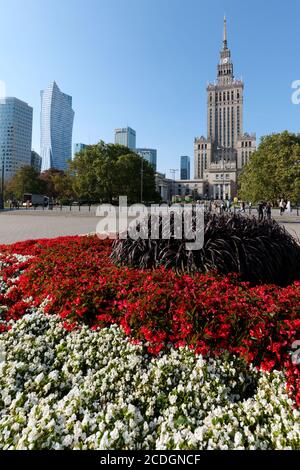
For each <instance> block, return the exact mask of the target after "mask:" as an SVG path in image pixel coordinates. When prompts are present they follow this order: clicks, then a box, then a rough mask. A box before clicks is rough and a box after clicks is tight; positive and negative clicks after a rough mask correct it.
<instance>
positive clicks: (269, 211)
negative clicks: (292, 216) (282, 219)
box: [265, 202, 272, 220]
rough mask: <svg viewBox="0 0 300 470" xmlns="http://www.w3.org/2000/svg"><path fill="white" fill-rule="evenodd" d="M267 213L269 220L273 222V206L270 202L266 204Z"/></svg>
mask: <svg viewBox="0 0 300 470" xmlns="http://www.w3.org/2000/svg"><path fill="white" fill-rule="evenodd" d="M265 211H266V218H267V219H268V220H271V218H272V205H271V203H270V202H268V203H267V204H266V208H265Z"/></svg>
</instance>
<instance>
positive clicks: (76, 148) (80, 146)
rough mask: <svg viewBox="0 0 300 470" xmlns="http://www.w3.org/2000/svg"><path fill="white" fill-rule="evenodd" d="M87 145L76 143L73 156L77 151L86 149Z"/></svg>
mask: <svg viewBox="0 0 300 470" xmlns="http://www.w3.org/2000/svg"><path fill="white" fill-rule="evenodd" d="M86 147H87V145H86V144H81V143H78V144H74V151H73V157H75V155H76V153H79V152H81V150H83V149H85V148H86Z"/></svg>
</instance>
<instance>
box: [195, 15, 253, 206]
mask: <svg viewBox="0 0 300 470" xmlns="http://www.w3.org/2000/svg"><path fill="white" fill-rule="evenodd" d="M243 92H244V83H243V82H242V80H236V79H235V78H234V74H233V63H232V60H231V52H230V49H229V48H228V42H227V23H226V18H224V31H223V47H222V50H221V52H220V61H219V64H218V67H217V80H216V81H215V82H214V83H211V84H209V85H208V87H207V138H205V137H199V138H196V139H195V141H194V152H195V179H198V180H199V184H200V183H202V193H203V194H204V195H206V196H207V197H210V198H214V199H226V198H232V197H233V196H235V195H236V193H237V180H238V176H239V174H240V172H241V170H242V168H243V166H244V165H245V164H246V163H247V162H248V160H249V158H250V157H251V155H252V152H253V151H254V150H255V148H256V136H255V134H251V135H250V134H246V133H244V131H243Z"/></svg>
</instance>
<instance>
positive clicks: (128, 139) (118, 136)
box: [115, 127, 136, 150]
mask: <svg viewBox="0 0 300 470" xmlns="http://www.w3.org/2000/svg"><path fill="white" fill-rule="evenodd" d="M115 144H119V145H125V147H128V148H129V149H131V150H135V149H136V132H135V130H133V129H131V127H123V128H119V129H115Z"/></svg>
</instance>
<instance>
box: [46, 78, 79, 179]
mask: <svg viewBox="0 0 300 470" xmlns="http://www.w3.org/2000/svg"><path fill="white" fill-rule="evenodd" d="M41 104H42V107H41V157H42V171H45V170H48V169H50V168H55V169H57V170H66V169H67V161H68V160H69V159H70V158H71V157H72V132H73V122H74V114H75V113H74V111H73V109H72V97H71V96H69V95H66V94H65V93H62V92H61V91H60V89H59V88H58V86H57V84H56V82H53V83H52V84H51V85H50V86H49V87H48V88H47V89H46V90H43V91H41Z"/></svg>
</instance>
